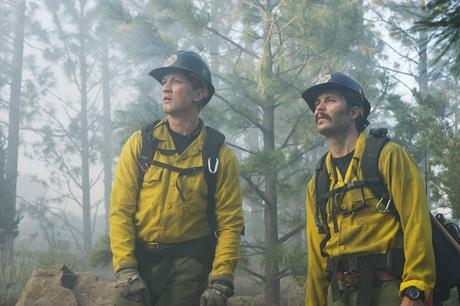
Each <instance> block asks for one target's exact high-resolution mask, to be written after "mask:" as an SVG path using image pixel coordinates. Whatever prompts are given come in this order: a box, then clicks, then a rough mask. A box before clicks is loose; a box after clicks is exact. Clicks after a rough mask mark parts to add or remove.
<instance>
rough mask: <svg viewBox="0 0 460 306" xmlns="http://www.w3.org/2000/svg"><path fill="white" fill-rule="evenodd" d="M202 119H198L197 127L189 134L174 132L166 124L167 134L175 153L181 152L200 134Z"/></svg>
mask: <svg viewBox="0 0 460 306" xmlns="http://www.w3.org/2000/svg"><path fill="white" fill-rule="evenodd" d="M202 127H203V121H201V120H200V123H199V124H198V127H197V128H196V129H195V130H194V131H193V132H192V133H191V134H190V135H181V134H178V133H176V132H174V131H173V130H172V129H171V128H170V127H169V125H168V130H169V134H170V135H171V137H172V139H173V142H174V145H175V146H176V152H177V154H179V155H180V154H182V153H183V152H184V151H185V150H186V149H187V147H188V146H189V145H190V144H191V143H192V142H193V141H194V140H195V139H196V138H197V137H198V135H200V132H201V128H202Z"/></svg>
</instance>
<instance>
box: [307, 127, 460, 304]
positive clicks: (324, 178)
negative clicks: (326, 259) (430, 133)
mask: <svg viewBox="0 0 460 306" xmlns="http://www.w3.org/2000/svg"><path fill="white" fill-rule="evenodd" d="M389 141H390V139H389V138H388V136H387V129H385V128H379V129H371V130H370V131H369V136H368V137H367V139H366V147H365V148H364V152H363V157H362V172H363V177H364V180H362V181H357V182H352V183H349V184H347V185H345V186H342V187H340V188H336V189H333V190H331V191H329V186H330V182H329V175H328V173H327V169H326V165H325V162H326V156H327V153H326V154H324V155H323V157H322V158H321V159H320V160H319V161H318V163H317V165H316V169H315V195H316V203H315V204H316V209H315V223H316V225H317V227H318V231H319V232H320V233H321V234H325V239H324V240H323V241H322V242H321V246H320V248H321V252H322V254H323V256H326V254H324V252H323V248H324V246H325V244H326V242H327V241H328V240H329V239H330V230H329V228H328V226H327V223H326V222H325V220H326V218H327V213H326V204H327V201H328V198H329V197H331V196H333V195H334V194H336V193H341V192H345V191H346V190H350V189H354V188H360V187H367V188H369V189H370V190H371V191H372V193H374V195H375V196H376V197H377V198H378V199H382V203H383V205H384V207H383V208H386V209H388V210H389V211H390V212H391V213H392V214H393V215H394V216H395V217H396V218H398V219H399V215H398V212H397V211H396V208H395V206H394V203H393V202H392V201H391V194H390V193H389V192H388V190H387V189H386V187H385V184H384V180H383V177H382V175H381V174H380V171H379V169H378V162H379V157H380V152H381V151H382V149H383V147H384V146H385V145H386V144H387V143H388V142H389ZM430 218H431V224H432V226H431V228H432V233H433V249H434V254H435V261H436V285H435V288H434V291H433V306H441V305H442V302H443V301H446V300H448V299H449V296H450V289H452V288H455V287H456V288H457V291H458V292H459V302H460V251H459V249H456V248H455V246H454V243H455V241H456V243H458V247H460V230H459V227H458V226H457V225H456V224H455V223H448V222H446V221H445V219H444V217H443V215H442V214H438V215H436V217H433V215H431V213H430ZM446 235H450V238H449V237H447V236H446Z"/></svg>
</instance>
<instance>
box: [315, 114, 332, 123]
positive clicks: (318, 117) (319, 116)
mask: <svg viewBox="0 0 460 306" xmlns="http://www.w3.org/2000/svg"><path fill="white" fill-rule="evenodd" d="M319 119H327V120H331V117H330V116H329V115H328V114H326V113H318V114H317V115H316V116H315V121H316V122H318V120H319Z"/></svg>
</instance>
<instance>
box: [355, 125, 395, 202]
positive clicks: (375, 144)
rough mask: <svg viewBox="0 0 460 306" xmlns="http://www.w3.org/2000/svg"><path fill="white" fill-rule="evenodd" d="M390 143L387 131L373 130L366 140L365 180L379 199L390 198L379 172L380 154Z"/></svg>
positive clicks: (364, 157)
mask: <svg viewBox="0 0 460 306" xmlns="http://www.w3.org/2000/svg"><path fill="white" fill-rule="evenodd" d="M389 141H390V139H389V138H388V136H387V129H385V128H379V129H371V130H370V131H369V136H368V137H367V139H366V147H365V148H364V152H363V157H362V161H361V169H362V172H363V177H364V180H365V181H366V182H369V185H368V187H369V189H370V190H371V191H372V193H373V194H374V195H375V196H376V197H377V198H379V199H381V198H384V199H389V197H390V194H389V192H388V191H387V189H386V187H385V183H384V180H383V177H382V175H381V174H380V170H379V158H380V153H381V152H382V149H383V147H384V146H385V145H386V144H387V143H388V142H389Z"/></svg>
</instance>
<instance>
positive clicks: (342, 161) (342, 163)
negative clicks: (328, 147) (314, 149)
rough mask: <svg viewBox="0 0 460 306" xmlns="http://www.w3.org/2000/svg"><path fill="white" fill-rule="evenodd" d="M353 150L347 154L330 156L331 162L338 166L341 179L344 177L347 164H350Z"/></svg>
mask: <svg viewBox="0 0 460 306" xmlns="http://www.w3.org/2000/svg"><path fill="white" fill-rule="evenodd" d="M354 153H355V150H353V151H351V152H350V153H348V154H347V155H344V156H341V157H337V158H334V157H333V158H332V164H333V165H335V166H336V167H337V168H339V171H340V174H341V175H342V179H345V174H347V169H348V166H349V165H350V162H351V159H352V158H353V154H354Z"/></svg>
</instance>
